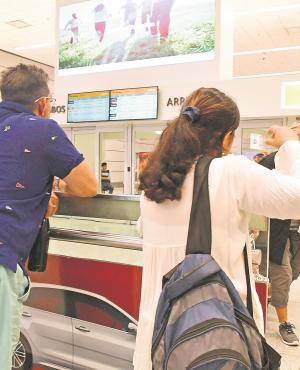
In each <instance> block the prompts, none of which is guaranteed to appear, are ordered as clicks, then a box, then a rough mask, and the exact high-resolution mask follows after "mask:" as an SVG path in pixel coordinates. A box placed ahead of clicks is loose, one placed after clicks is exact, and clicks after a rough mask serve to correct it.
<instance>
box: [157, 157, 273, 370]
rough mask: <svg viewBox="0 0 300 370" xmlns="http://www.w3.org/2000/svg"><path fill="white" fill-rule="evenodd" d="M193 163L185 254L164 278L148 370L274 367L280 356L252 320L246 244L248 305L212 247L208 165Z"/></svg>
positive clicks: (202, 160)
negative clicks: (215, 258) (151, 369)
mask: <svg viewBox="0 0 300 370" xmlns="http://www.w3.org/2000/svg"><path fill="white" fill-rule="evenodd" d="M211 159H212V158H209V157H201V158H200V159H199V161H198V163H197V165H196V169H195V180H194V192H193V204H192V210H191V217H190V224H189V233H188V241H187V250H186V257H185V259H184V260H183V262H181V263H180V264H179V265H178V266H176V267H175V268H174V269H173V270H172V271H170V272H169V273H168V274H167V275H166V276H165V278H164V286H163V290H162V293H161V296H160V299H159V303H158V307H157V311H156V318H155V325H154V333H153V341H152V364H153V370H183V369H186V370H246V369H247V370H250V369H251V370H261V369H263V370H265V369H266V370H267V369H268V370H277V369H279V368H280V355H279V354H278V353H277V352H276V351H275V350H274V349H273V348H271V347H270V346H269V345H268V344H267V343H266V341H265V339H264V337H262V336H261V334H260V333H259V331H258V329H257V327H256V324H255V322H254V320H253V317H252V315H253V312H252V311H253V308H252V297H251V288H250V277H249V266H248V258H247V250H246V247H245V249H244V259H245V268H246V280H247V288H248V294H247V307H248V308H247V307H246V306H245V305H244V303H243V301H242V300H241V298H240V296H239V294H238V292H237V290H236V289H235V287H234V286H233V284H232V282H231V280H230V279H229V278H228V277H227V275H226V274H225V272H224V271H223V270H222V269H221V268H220V267H219V265H218V264H217V263H216V261H215V260H214V259H213V257H212V256H211V255H210V250H211V221H210V207H209V194H208V168H209V165H210V162H211Z"/></svg>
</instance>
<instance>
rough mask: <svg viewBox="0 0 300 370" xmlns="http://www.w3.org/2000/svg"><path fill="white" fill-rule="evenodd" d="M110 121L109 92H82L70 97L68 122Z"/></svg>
mask: <svg viewBox="0 0 300 370" xmlns="http://www.w3.org/2000/svg"><path fill="white" fill-rule="evenodd" d="M108 120H109V91H93V92H82V93H74V94H69V95H68V122H69V123H76V122H97V121H108Z"/></svg>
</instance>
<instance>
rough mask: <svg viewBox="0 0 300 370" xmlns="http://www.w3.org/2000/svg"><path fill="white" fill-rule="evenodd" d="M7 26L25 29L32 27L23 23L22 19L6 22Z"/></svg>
mask: <svg viewBox="0 0 300 370" xmlns="http://www.w3.org/2000/svg"><path fill="white" fill-rule="evenodd" d="M6 24H9V25H10V26H12V27H16V28H25V27H30V26H31V24H29V23H27V22H24V21H21V20H20V19H16V20H14V21H10V22H6Z"/></svg>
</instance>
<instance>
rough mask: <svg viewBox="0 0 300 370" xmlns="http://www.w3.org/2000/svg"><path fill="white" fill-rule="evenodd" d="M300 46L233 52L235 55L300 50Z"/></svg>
mask: <svg viewBox="0 0 300 370" xmlns="http://www.w3.org/2000/svg"><path fill="white" fill-rule="evenodd" d="M299 49H300V46H287V47H285V48H273V49H257V50H249V51H238V52H236V53H233V55H235V56H236V55H251V54H260V53H272V52H276V51H287V50H299Z"/></svg>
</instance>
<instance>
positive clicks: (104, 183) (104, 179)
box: [101, 162, 114, 194]
mask: <svg viewBox="0 0 300 370" xmlns="http://www.w3.org/2000/svg"><path fill="white" fill-rule="evenodd" d="M106 191H108V193H109V194H112V193H113V191H114V187H113V186H112V184H111V181H110V174H109V170H108V169H107V163H106V162H103V163H101V192H102V193H105V192H106Z"/></svg>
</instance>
